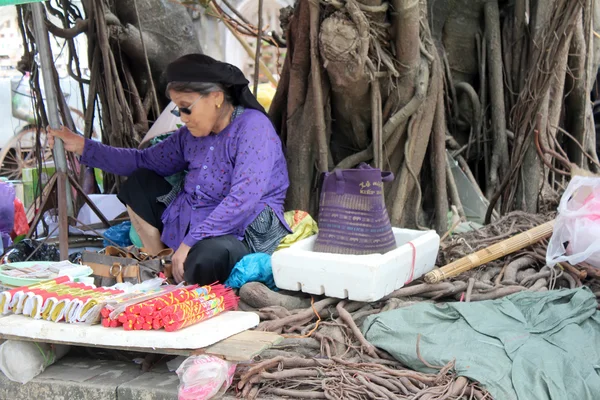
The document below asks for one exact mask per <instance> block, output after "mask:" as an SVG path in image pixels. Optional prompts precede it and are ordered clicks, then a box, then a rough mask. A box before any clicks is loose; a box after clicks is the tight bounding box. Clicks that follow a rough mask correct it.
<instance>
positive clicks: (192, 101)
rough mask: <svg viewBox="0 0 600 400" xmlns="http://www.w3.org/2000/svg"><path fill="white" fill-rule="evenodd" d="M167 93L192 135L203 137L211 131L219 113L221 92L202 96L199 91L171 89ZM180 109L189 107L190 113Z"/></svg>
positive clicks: (221, 100)
mask: <svg viewBox="0 0 600 400" xmlns="http://www.w3.org/2000/svg"><path fill="white" fill-rule="evenodd" d="M169 95H170V96H171V101H173V103H175V105H176V106H177V107H178V108H179V112H180V118H181V121H182V122H183V123H184V124H185V125H186V126H187V128H188V129H189V131H190V133H191V134H192V135H193V136H195V137H204V136H208V135H210V134H211V132H213V129H214V127H215V125H216V124H217V122H218V120H219V117H220V115H221V109H220V108H219V107H220V106H221V105H222V104H223V100H224V96H223V93H221V92H212V93H209V94H207V95H204V96H202V95H200V94H199V93H187V92H177V91H175V90H171V91H169ZM182 109H189V110H190V111H191V114H187V113H185V112H183V111H182Z"/></svg>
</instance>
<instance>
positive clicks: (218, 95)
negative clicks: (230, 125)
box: [211, 92, 225, 108]
mask: <svg viewBox="0 0 600 400" xmlns="http://www.w3.org/2000/svg"><path fill="white" fill-rule="evenodd" d="M211 96H213V99H214V101H215V105H216V106H217V107H218V108H220V107H221V106H222V105H223V102H224V101H225V95H224V94H223V92H212V93H211Z"/></svg>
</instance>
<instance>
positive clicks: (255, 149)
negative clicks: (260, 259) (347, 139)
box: [50, 54, 289, 285]
mask: <svg viewBox="0 0 600 400" xmlns="http://www.w3.org/2000/svg"><path fill="white" fill-rule="evenodd" d="M166 75H167V79H168V86H167V95H168V97H169V98H170V99H171V100H172V101H173V103H175V104H176V106H177V107H178V108H177V109H173V110H172V112H173V113H174V114H175V115H178V116H180V117H181V121H182V122H183V123H185V126H184V127H182V128H180V129H179V130H177V131H176V132H175V133H173V134H172V135H171V136H170V137H168V138H167V139H166V140H164V141H162V142H160V143H158V144H156V145H154V146H152V147H150V148H147V149H145V150H137V149H122V148H115V147H110V146H106V145H103V144H100V143H98V142H94V141H92V140H88V139H84V138H83V137H81V136H79V135H77V134H75V133H73V132H71V131H69V130H68V129H66V128H62V129H60V130H55V131H50V138H51V144H52V145H53V143H54V142H53V137H58V138H60V139H62V140H63V141H64V144H65V149H66V150H68V151H72V152H75V153H77V154H80V155H81V156H82V157H81V162H82V163H83V164H86V165H88V166H90V167H94V168H100V169H102V170H104V171H107V172H110V173H113V174H117V175H121V176H127V177H129V178H128V179H127V182H126V183H125V184H124V185H123V186H122V187H121V188H120V191H119V194H118V198H119V199H120V200H121V201H122V202H123V203H124V204H125V205H126V206H127V210H128V213H129V216H130V218H131V221H132V225H133V226H134V228H135V229H136V231H137V232H138V234H139V236H140V239H141V240H142V243H143V245H144V247H145V248H146V249H147V251H149V252H152V253H154V254H156V253H158V251H160V250H161V249H163V248H164V247H165V245H166V246H167V247H170V248H172V249H176V251H175V253H174V254H173V258H172V261H173V276H174V278H175V280H176V281H178V282H179V281H183V280H185V281H187V282H188V283H198V284H201V285H204V284H210V283H213V282H215V281H220V282H224V281H225V280H226V279H227V278H228V276H229V274H230V272H231V270H232V268H233V266H234V265H235V264H236V263H237V262H238V261H239V260H240V259H241V258H242V257H244V256H245V255H246V254H249V253H252V252H262V253H269V254H270V253H272V252H273V251H274V250H275V248H276V247H277V245H278V244H279V242H280V241H281V239H282V238H283V237H284V236H286V235H287V234H288V233H289V227H288V226H287V224H286V222H285V219H284V217H283V202H284V199H285V193H286V190H287V188H288V186H289V181H288V174H287V166H286V162H285V158H284V155H283V151H282V146H281V142H280V140H279V137H278V136H277V134H276V133H275V130H274V128H273V125H272V124H271V122H270V121H269V119H268V118H267V116H266V114H265V111H264V109H263V108H262V106H261V105H260V104H259V103H258V101H257V100H256V98H255V97H254V96H253V95H252V94H251V92H250V90H249V89H248V81H247V80H246V79H245V78H244V75H243V74H242V72H241V71H240V70H239V69H238V68H236V67H235V66H233V65H231V64H227V63H222V62H218V61H216V60H214V59H212V58H210V57H208V56H205V55H200V54H191V55H187V56H184V57H181V58H179V59H177V60H176V61H174V62H173V63H171V64H170V65H169V66H168V67H167V71H166ZM182 171H187V175H186V176H185V180H184V182H183V184H182V186H183V187H182V188H181V191H179V193H177V194H176V195H174V193H173V192H174V191H176V190H177V188H176V187H175V188H174V187H173V186H172V185H171V184H170V183H169V182H167V181H166V180H165V179H164V177H168V176H171V175H174V174H176V173H178V172H182Z"/></svg>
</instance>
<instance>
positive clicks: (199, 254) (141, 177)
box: [117, 169, 250, 285]
mask: <svg viewBox="0 0 600 400" xmlns="http://www.w3.org/2000/svg"><path fill="white" fill-rule="evenodd" d="M171 188H172V186H171V184H170V183H169V182H167V181H166V180H165V179H164V178H163V177H161V176H160V175H158V174H156V173H155V172H152V171H150V170H147V169H139V170H137V171H136V172H134V173H133V174H132V175H131V176H130V177H129V178H128V179H127V182H125V183H124V184H123V185H122V186H121V188H120V190H119V194H118V196H117V197H118V198H119V200H121V202H123V204H125V205H127V206H129V207H130V208H131V209H132V210H133V212H135V213H136V214H137V215H138V216H139V217H140V218H142V219H143V220H144V221H146V222H148V223H149V224H150V225H152V226H154V227H155V228H157V229H158V230H159V231H161V232H162V230H163V223H162V220H161V217H162V214H163V212H164V211H165V210H166V208H167V207H166V205H165V204H163V203H161V202H159V201H158V200H157V197H160V196H164V195H166V194H167V193H169V192H170V191H171ZM188 229H189V228H188ZM174 250H177V249H174ZM249 253H250V252H249V250H248V248H247V247H246V245H244V243H242V242H241V241H239V240H238V239H237V238H236V237H235V236H233V235H226V236H219V237H214V238H209V239H204V240H201V241H199V242H198V243H196V244H195V245H194V246H193V247H192V248H191V249H190V252H189V254H188V256H187V259H186V260H185V263H184V271H185V272H184V275H185V280H186V281H187V282H188V283H197V284H199V285H208V284H211V283H214V282H217V281H218V282H220V283H224V282H225V281H226V280H227V278H228V277H229V274H230V273H231V270H232V269H233V267H234V266H235V264H237V262H238V261H240V260H241V259H242V258H243V257H244V256H245V255H247V254H249Z"/></svg>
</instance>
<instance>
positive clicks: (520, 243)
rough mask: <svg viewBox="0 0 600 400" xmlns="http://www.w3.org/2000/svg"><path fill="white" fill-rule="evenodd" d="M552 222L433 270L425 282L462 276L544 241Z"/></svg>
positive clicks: (436, 281) (551, 227) (426, 276)
mask: <svg viewBox="0 0 600 400" xmlns="http://www.w3.org/2000/svg"><path fill="white" fill-rule="evenodd" d="M553 228H554V220H552V221H549V222H546V223H545V224H542V225H540V226H536V227H535V228H532V229H530V230H528V231H525V232H522V233H519V234H518V235H515V236H513V237H511V238H509V239H506V240H503V241H501V242H498V243H496V244H493V245H491V246H489V247H486V248H485V249H482V250H479V251H478V252H476V253H473V254H469V255H468V256H466V257H463V258H461V259H458V260H456V261H454V262H452V263H450V264H448V265H445V266H443V267H441V268H438V269H435V270H433V271H431V272H429V273H427V274H425V282H427V283H438V282H440V281H443V280H444V279H448V278H451V277H453V276H456V275H459V274H462V273H463V272H466V271H469V270H471V269H473V268H477V267H479V266H480V265H483V264H487V263H489V262H491V261H494V260H497V259H499V258H500V257H504V256H506V255H508V254H511V253H514V252H515V251H519V250H521V249H524V248H525V247H528V246H531V245H532V244H535V243H537V242H539V241H540V240H542V239H546V238H548V237H550V235H552V230H553Z"/></svg>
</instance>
